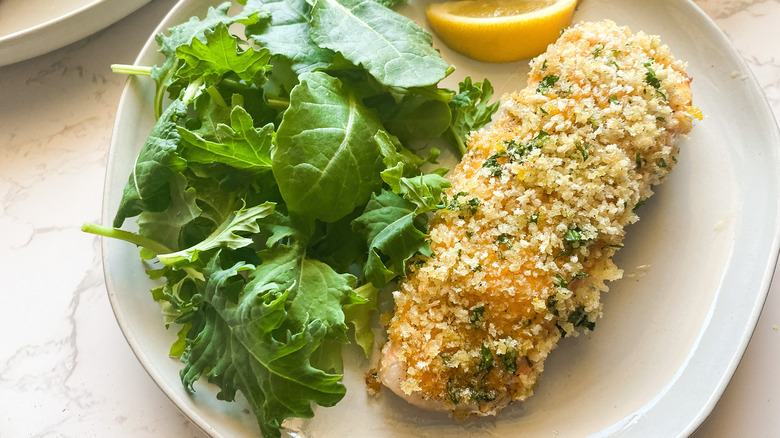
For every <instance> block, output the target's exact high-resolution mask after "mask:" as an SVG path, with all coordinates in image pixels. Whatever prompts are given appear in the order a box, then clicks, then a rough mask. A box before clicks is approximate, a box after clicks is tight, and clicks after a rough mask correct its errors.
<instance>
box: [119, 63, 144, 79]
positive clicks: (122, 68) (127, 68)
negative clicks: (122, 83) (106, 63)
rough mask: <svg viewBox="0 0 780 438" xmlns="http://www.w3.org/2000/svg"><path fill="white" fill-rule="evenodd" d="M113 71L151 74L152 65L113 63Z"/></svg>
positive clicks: (129, 73)
mask: <svg viewBox="0 0 780 438" xmlns="http://www.w3.org/2000/svg"><path fill="white" fill-rule="evenodd" d="M111 71H113V72H114V73H119V74H125V75H137V76H151V75H152V67H147V66H144V65H130V64H111Z"/></svg>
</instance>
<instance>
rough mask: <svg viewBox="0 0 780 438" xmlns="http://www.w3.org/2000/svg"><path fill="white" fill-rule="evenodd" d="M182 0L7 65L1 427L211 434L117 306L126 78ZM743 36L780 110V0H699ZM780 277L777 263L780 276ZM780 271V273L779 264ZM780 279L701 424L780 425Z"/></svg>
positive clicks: (711, 427) (1, 176)
mask: <svg viewBox="0 0 780 438" xmlns="http://www.w3.org/2000/svg"><path fill="white" fill-rule="evenodd" d="M174 3H175V1H174V0H154V1H152V2H151V3H149V4H148V5H146V6H144V7H143V8H141V9H140V10H138V11H137V12H135V13H134V14H132V15H130V16H128V17H127V18H125V19H123V20H121V21H119V22H118V23H116V24H114V25H113V26H111V27H109V28H107V29H105V30H103V31H101V32H98V33H97V34H95V35H92V36H90V37H88V38H86V39H84V40H81V41H78V42H76V43H74V44H71V45H69V46H67V47H65V48H63V49H60V50H57V51H54V52H52V53H48V54H46V55H43V56H40V57H38V58H35V59H32V60H28V61H25V62H21V63H17V64H13V65H9V66H5V67H2V68H0V102H2V105H0V272H1V273H2V275H3V277H4V278H5V281H4V284H3V287H2V288H1V289H0V290H1V292H0V293H2V297H3V303H2V306H0V437H33V436H34V437H44V436H45V437H55V436H67V437H70V436H74V437H76V436H78V437H88V436H100V437H103V436H113V437H158V436H172V437H182V436H192V437H204V436H205V434H204V433H203V432H202V431H201V430H200V429H198V427H196V426H195V425H194V424H193V423H191V422H190V421H189V420H188V419H187V418H185V417H184V416H183V415H182V414H181V413H180V412H179V410H178V409H177V408H176V407H175V406H174V405H173V403H171V402H170V401H169V400H168V398H166V396H165V395H164V394H163V392H162V391H160V390H159V388H158V387H157V386H156V385H155V383H154V382H153V381H152V380H151V378H150V377H149V376H148V375H147V374H146V372H145V371H144V369H143V368H142V367H141V365H140V363H139V362H138V361H137V360H136V358H135V356H134V355H133V353H132V351H131V350H130V348H129V346H128V344H127V343H126V341H125V339H124V337H123V336H122V333H121V332H120V330H119V327H118V326H117V323H116V320H115V319H114V316H113V313H112V311H111V307H110V305H109V302H108V297H107V294H106V289H105V283H104V279H103V271H102V268H101V253H100V244H99V240H98V239H97V238H93V237H90V236H88V235H85V234H84V233H82V232H81V231H80V225H81V223H82V222H85V221H92V222H99V220H100V215H101V199H102V196H103V179H104V176H105V170H106V160H107V156H108V146H109V143H110V138H111V132H112V128H113V123H114V117H115V114H116V108H117V104H118V101H119V97H120V93H121V91H122V87H123V85H124V77H122V76H119V75H115V74H112V73H111V71H110V68H109V65H110V64H112V63H117V62H127V61H128V60H132V59H134V58H135V56H136V54H137V53H138V52H139V50H140V48H141V46H142V45H143V43H144V42H145V40H146V38H147V36H148V35H149V34H150V33H151V32H152V30H153V29H154V27H155V26H156V25H157V23H159V21H160V20H161V19H162V17H163V16H164V15H165V13H166V12H167V11H168V10H169V9H170V8H171V7H172V6H173V5H174ZM696 3H697V4H698V5H699V6H700V7H701V8H702V9H703V10H704V11H705V12H706V13H707V14H709V15H710V16H711V17H712V18H713V19H714V20H715V22H716V23H717V24H718V25H719V26H720V27H721V29H723V31H724V32H725V33H726V35H727V36H728V37H729V38H730V39H731V41H732V42H733V43H734V45H735V46H736V47H737V49H738V50H739V51H740V53H741V54H742V55H743V56H744V59H745V60H746V61H747V63H748V64H749V65H750V67H751V68H752V70H753V73H754V74H755V76H756V78H757V80H758V82H759V83H760V84H761V86H762V87H763V89H764V91H765V93H766V96H767V99H768V101H769V103H770V105H771V107H772V109H773V111H774V114H775V116H776V118H780V44H778V42H780V26H778V23H780V0H696ZM776 277H777V276H776ZM777 278H780V277H777ZM778 325H780V281H775V283H774V284H773V285H772V287H771V289H770V292H769V296H768V299H767V302H766V305H765V308H764V311H763V313H762V315H761V318H760V320H759V322H758V326H757V327H756V330H755V333H754V336H753V338H752V340H751V342H750V344H749V346H748V348H747V352H746V354H745V356H744V359H743V360H742V362H741V364H740V366H739V368H738V369H737V371H736V374H735V375H734V378H733V379H732V381H731V383H730V385H729V386H728V388H727V390H726V392H725V393H724V395H723V397H722V398H721V400H720V402H719V403H718V404H717V406H716V407H715V409H714V411H713V412H712V415H711V416H710V418H709V419H708V420H707V421H706V422H705V423H704V424H703V425H702V427H701V428H700V429H699V431H698V432H697V433H696V434H695V436H696V437H733V436H749V437H759V436H761V437H765V436H778V435H777V434H778V433H780V432H778V431H780V415H778V412H780V373H778V372H777V364H778V363H780V331H778V329H777V326H778Z"/></svg>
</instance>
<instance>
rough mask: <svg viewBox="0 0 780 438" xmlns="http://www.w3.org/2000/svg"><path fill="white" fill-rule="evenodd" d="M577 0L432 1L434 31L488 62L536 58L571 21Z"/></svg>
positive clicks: (452, 45) (428, 13) (448, 42)
mask: <svg viewBox="0 0 780 438" xmlns="http://www.w3.org/2000/svg"><path fill="white" fill-rule="evenodd" d="M576 5H577V0H457V1H445V2H442V3H431V4H429V5H428V7H427V8H426V10H425V12H426V16H427V17H428V22H429V23H430V25H431V28H432V29H433V32H434V33H435V34H436V35H437V36H438V37H439V38H440V39H441V40H442V42H444V44H446V45H447V46H448V47H449V48H451V49H452V50H454V51H456V52H458V53H460V54H462V55H465V56H468V57H469V58H473V59H476V60H478V61H485V62H509V61H517V60H520V59H525V58H532V57H534V56H536V55H539V54H541V53H542V52H544V51H545V49H546V48H547V46H548V45H549V44H551V43H553V42H555V40H556V39H557V38H558V36H559V35H560V32H561V29H563V28H565V27H567V26H568V25H569V24H571V17H572V14H573V13H574V7H575V6H576Z"/></svg>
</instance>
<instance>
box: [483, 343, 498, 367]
mask: <svg viewBox="0 0 780 438" xmlns="http://www.w3.org/2000/svg"><path fill="white" fill-rule="evenodd" d="M480 356H481V359H482V360H481V361H480V363H479V369H480V370H481V371H484V372H486V373H489V372H490V370H492V369H493V367H494V366H495V364H494V363H493V353H492V352H491V351H490V348H489V347H488V346H487V344H485V343H484V342H483V343H482V348H481V349H480Z"/></svg>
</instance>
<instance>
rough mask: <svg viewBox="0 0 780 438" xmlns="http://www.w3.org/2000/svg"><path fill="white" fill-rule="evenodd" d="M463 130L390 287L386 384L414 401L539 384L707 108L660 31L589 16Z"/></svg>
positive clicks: (587, 313)
mask: <svg viewBox="0 0 780 438" xmlns="http://www.w3.org/2000/svg"><path fill="white" fill-rule="evenodd" d="M531 67H532V71H531V73H530V78H529V82H528V87H527V88H525V89H523V90H521V91H519V92H516V93H514V94H511V95H508V96H505V97H504V99H503V103H502V112H501V114H500V116H498V117H497V120H495V121H494V123H493V124H492V125H491V126H489V127H487V128H485V129H483V130H481V131H479V132H476V133H473V134H472V135H471V137H470V138H469V150H468V153H467V154H466V155H465V156H464V157H463V159H462V161H461V162H460V163H459V164H458V166H457V167H456V168H455V169H454V171H453V172H452V175H451V177H450V180H451V182H452V188H451V189H450V190H449V192H448V199H449V201H448V202H449V205H448V207H447V208H445V209H443V210H441V211H439V212H438V213H437V214H436V216H435V217H434V219H433V221H432V224H431V227H430V238H431V247H432V251H433V256H432V257H430V258H428V259H418V260H414V261H413V262H412V263H411V264H410V265H409V266H408V275H407V277H406V278H405V279H404V280H403V281H402V282H401V283H400V285H399V289H398V291H397V292H395V293H394V298H395V311H394V315H393V318H392V320H391V322H390V324H389V327H388V336H389V341H388V343H387V344H386V345H385V347H384V349H383V357H382V363H381V369H380V379H381V381H382V382H383V383H384V384H385V385H387V386H389V387H390V388H391V389H393V390H394V391H395V392H397V393H398V394H400V395H401V396H403V397H405V398H407V399H409V400H410V401H412V402H413V403H415V404H418V405H421V406H424V407H428V408H433V409H444V410H452V411H456V412H460V413H463V412H465V413H469V414H472V413H473V414H478V415H479V414H482V415H486V414H495V413H497V411H498V410H500V409H501V408H502V407H504V406H506V404H508V403H509V402H511V401H512V400H523V399H525V398H527V397H528V396H530V395H531V394H532V392H533V389H534V387H535V385H536V383H537V380H538V378H539V376H540V373H541V372H542V370H543V369H544V361H545V359H546V358H547V355H548V354H549V353H550V351H551V350H552V349H553V348H555V346H556V344H557V342H558V340H559V339H560V338H561V337H563V336H572V335H576V334H577V332H578V330H580V329H582V328H584V329H591V330H592V329H593V327H594V324H595V321H596V319H597V318H598V317H599V316H600V312H601V304H600V301H599V294H600V292H602V291H606V290H607V286H605V284H604V282H605V281H607V280H616V279H618V278H620V277H621V275H622V272H621V271H620V270H619V269H618V268H617V267H616V266H615V265H614V264H613V263H612V260H611V258H612V256H613V255H614V253H615V252H616V251H617V250H618V248H620V247H621V245H622V242H623V237H624V235H625V227H626V226H627V225H629V224H631V223H633V222H635V221H636V220H637V216H636V214H635V213H634V209H635V208H636V207H637V206H638V205H640V204H641V203H642V202H643V201H644V200H645V199H647V198H648V197H649V196H650V195H651V194H652V190H651V187H652V186H653V185H655V184H658V183H659V182H661V181H662V180H663V179H664V177H665V176H666V175H667V174H668V173H669V172H670V171H671V170H672V168H673V167H674V165H675V163H676V161H677V159H676V155H677V148H676V146H675V145H674V143H673V140H674V139H675V138H676V137H678V136H680V135H682V134H686V133H688V132H689V131H690V129H691V125H692V119H693V118H694V117H700V113H699V112H698V110H697V109H696V108H694V107H693V106H691V93H690V87H689V83H690V78H689V77H688V76H687V75H686V74H685V72H684V67H685V65H684V64H683V63H682V62H680V61H677V60H675V59H674V58H673V57H672V55H671V53H670V52H669V49H668V48H667V47H666V46H664V45H661V43H660V39H659V38H658V37H657V36H651V35H646V34H644V33H641V32H640V33H637V34H631V32H630V31H629V29H627V28H625V27H619V26H617V25H616V24H615V23H613V22H611V21H603V22H598V23H580V24H578V25H576V26H573V27H571V28H569V29H567V30H566V31H565V32H563V33H562V35H561V37H560V39H559V40H558V41H557V42H556V43H555V44H553V45H551V46H550V47H549V48H548V50H547V52H546V53H544V54H542V55H540V56H539V57H537V58H536V59H534V60H533V61H532V62H531Z"/></svg>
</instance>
